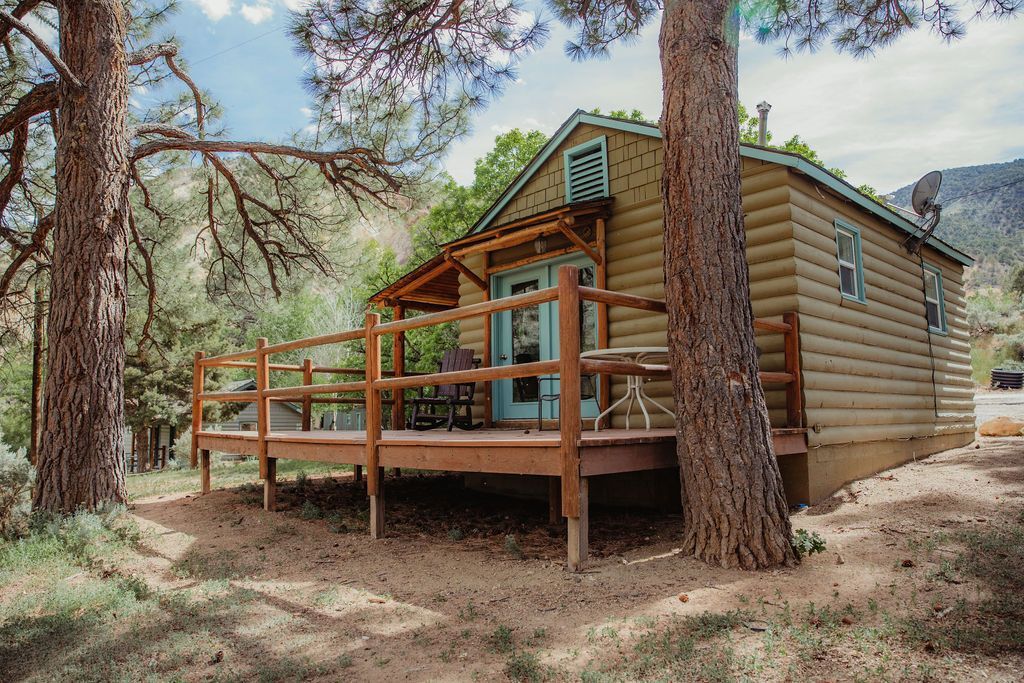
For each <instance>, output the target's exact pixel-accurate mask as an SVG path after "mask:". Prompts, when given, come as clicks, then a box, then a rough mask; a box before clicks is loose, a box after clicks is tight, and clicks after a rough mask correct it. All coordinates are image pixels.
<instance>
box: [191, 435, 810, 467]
mask: <svg viewBox="0 0 1024 683" xmlns="http://www.w3.org/2000/svg"><path fill="white" fill-rule="evenodd" d="M775 432H776V434H775V444H776V452H777V453H779V454H780V455H788V454H792V453H797V452H804V451H806V440H805V439H804V436H803V432H802V430H801V431H800V433H799V434H797V433H794V430H775ZM560 438H561V436H560V433H559V432H557V431H553V430H552V431H540V432H539V431H537V430H535V429H529V430H514V429H480V430H476V431H471V432H466V431H455V432H448V431H445V430H442V429H435V430H430V431H425V432H416V431H411V430H405V431H394V430H387V431H384V432H383V434H382V437H381V440H380V441H379V442H378V443H379V445H380V458H381V465H382V466H385V467H415V468H419V469H426V470H447V471H455V472H499V473H509V474H533V475H543V476H558V475H559V442H560ZM257 439H258V437H257V434H256V432H215V431H203V432H199V448H201V449H209V450H216V451H221V452H226V453H238V454H242V455H254V454H255V453H256V443H257ZM579 445H580V454H581V463H580V467H581V473H582V474H583V475H584V476H592V475H598V474H612V473H616V472H632V471H639V470H652V469H663V468H668V467H674V466H675V464H676V454H675V431H674V430H672V429H652V430H650V431H646V430H639V429H606V430H602V431H600V432H595V431H593V430H584V431H583V433H582V434H581V435H580V444H579ZM267 447H268V454H269V455H270V456H271V457H273V458H293V459H296V460H313V461H320V462H335V463H342V464H351V465H365V464H366V433H365V432H362V431H330V430H312V431H278V432H271V433H270V434H268V435H267Z"/></svg>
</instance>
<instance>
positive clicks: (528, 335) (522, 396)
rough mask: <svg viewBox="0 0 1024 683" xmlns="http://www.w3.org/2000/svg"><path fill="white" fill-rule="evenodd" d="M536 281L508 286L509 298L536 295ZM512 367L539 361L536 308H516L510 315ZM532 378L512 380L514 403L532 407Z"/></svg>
mask: <svg viewBox="0 0 1024 683" xmlns="http://www.w3.org/2000/svg"><path fill="white" fill-rule="evenodd" d="M538 289H540V284H539V281H538V280H527V281H525V282H518V283H515V284H513V285H512V286H511V288H510V292H509V293H510V295H511V296H515V295H516V294H526V293H527V292H536V291H537V290H538ZM511 328H512V329H511V334H512V358H511V360H512V364H513V365H520V364H522V363H534V362H536V361H539V360H540V306H530V307H529V308H517V309H515V310H513V311H512V312H511ZM537 384H538V383H537V378H536V377H517V378H515V379H513V380H512V401H513V402H514V403H535V402H536V401H537V395H538V393H539V392H538V386H537Z"/></svg>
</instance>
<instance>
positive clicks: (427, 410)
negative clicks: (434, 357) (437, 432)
mask: <svg viewBox="0 0 1024 683" xmlns="http://www.w3.org/2000/svg"><path fill="white" fill-rule="evenodd" d="M472 368H473V349H449V350H447V351H445V352H444V356H442V357H441V367H440V368H439V369H438V372H460V371H462V370H471V369H472ZM425 388H426V387H420V390H419V394H420V395H419V396H418V397H417V398H414V399H412V419H411V420H410V421H409V428H410V429H415V430H418V431H426V430H428V429H433V428H434V427H440V426H441V425H447V427H448V431H449V432H450V431H452V427H458V428H459V429H466V430H469V429H479V428H480V427H482V426H483V424H484V423H483V422H476V423H474V422H473V394H474V392H475V391H476V384H475V383H473V382H468V383H466V384H441V385H438V386H437V387H436V388H435V389H434V395H433V396H427V395H426V394H425V391H424V389H425ZM459 408H464V409H465V415H459V414H458V412H459Z"/></svg>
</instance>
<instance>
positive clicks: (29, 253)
mask: <svg viewBox="0 0 1024 683" xmlns="http://www.w3.org/2000/svg"><path fill="white" fill-rule="evenodd" d="M53 223H54V218H53V214H52V213H49V214H47V215H46V216H44V217H43V218H42V219H41V220H40V221H39V223H38V224H36V229H35V232H34V233H33V234H32V241H31V242H29V243H28V244H26V245H25V246H24V247H23V248H22V249H21V250H20V251H19V252H18V253H17V254H16V255H15V256H14V258H13V259H12V260H11V262H10V263H9V264H8V265H7V270H5V271H4V274H3V276H0V302H3V301H6V300H7V296H8V294H9V293H10V288H11V283H12V282H14V277H15V276H16V275H17V274H18V271H20V270H21V268H22V266H24V265H25V264H26V263H27V262H28V261H29V259H31V258H33V257H34V256H35V255H36V254H37V253H40V252H44V253H45V251H46V248H45V244H46V238H47V236H49V234H50V230H51V229H52V228H53Z"/></svg>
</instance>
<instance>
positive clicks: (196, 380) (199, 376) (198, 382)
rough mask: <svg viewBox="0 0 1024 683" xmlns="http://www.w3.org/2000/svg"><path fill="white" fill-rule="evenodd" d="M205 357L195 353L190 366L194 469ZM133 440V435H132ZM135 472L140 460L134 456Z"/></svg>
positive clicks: (200, 426) (199, 426) (197, 451)
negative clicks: (202, 362)
mask: <svg viewBox="0 0 1024 683" xmlns="http://www.w3.org/2000/svg"><path fill="white" fill-rule="evenodd" d="M205 357H206V353H205V352H203V351H196V355H195V359H194V360H193V364H192V450H191V452H190V454H189V466H190V467H191V468H192V469H195V468H196V467H198V466H199V432H201V431H203V400H202V399H201V398H199V395H200V394H201V393H203V387H204V386H205V379H206V375H205V371H206V368H204V367H203V366H202V365H201V364H200V361H202V360H203V358H205ZM132 438H133V440H134V438H135V433H134V432H133V433H132ZM135 471H136V472H141V471H142V458H141V457H139V456H136V466H135Z"/></svg>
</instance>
